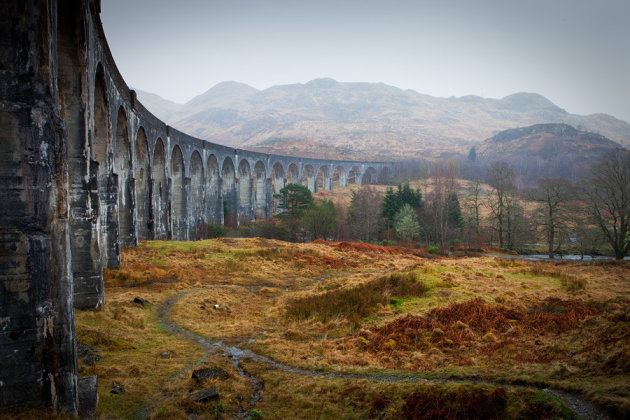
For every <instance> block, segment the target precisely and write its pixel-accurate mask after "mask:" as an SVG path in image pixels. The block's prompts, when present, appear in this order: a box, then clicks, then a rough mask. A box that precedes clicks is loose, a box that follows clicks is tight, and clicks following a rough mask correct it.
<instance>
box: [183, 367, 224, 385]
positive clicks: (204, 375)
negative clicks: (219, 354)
mask: <svg viewBox="0 0 630 420" xmlns="http://www.w3.org/2000/svg"><path fill="white" fill-rule="evenodd" d="M229 377H230V374H229V373H228V372H227V371H225V370H224V369H222V368H220V367H219V366H215V367H211V368H202V369H195V370H194V371H193V373H192V378H193V379H194V380H195V381H196V382H197V383H201V382H204V381H206V380H208V379H217V378H218V379H223V380H225V379H228V378H229Z"/></svg>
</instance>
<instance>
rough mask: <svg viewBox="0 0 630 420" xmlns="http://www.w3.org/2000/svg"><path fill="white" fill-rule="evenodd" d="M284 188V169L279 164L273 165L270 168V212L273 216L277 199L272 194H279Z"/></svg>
mask: <svg viewBox="0 0 630 420" xmlns="http://www.w3.org/2000/svg"><path fill="white" fill-rule="evenodd" d="M283 188H284V169H283V168H282V164H281V163H280V162H276V163H274V165H273V166H272V167H271V191H272V196H271V210H272V212H273V214H276V213H277V210H276V206H277V205H278V203H277V199H276V198H275V197H274V194H280V190H281V189H283Z"/></svg>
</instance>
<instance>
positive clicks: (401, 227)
mask: <svg viewBox="0 0 630 420" xmlns="http://www.w3.org/2000/svg"><path fill="white" fill-rule="evenodd" d="M394 226H395V229H396V233H397V234H398V236H400V237H401V239H402V240H404V241H405V242H407V243H408V244H411V242H412V241H413V239H414V237H417V236H419V235H420V223H418V218H417V217H416V212H415V211H414V209H413V208H412V207H411V206H410V205H409V204H405V205H404V206H403V207H402V208H401V209H400V211H399V212H398V213H397V214H396V223H395V225H394Z"/></svg>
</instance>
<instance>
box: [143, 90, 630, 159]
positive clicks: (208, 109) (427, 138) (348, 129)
mask: <svg viewBox="0 0 630 420" xmlns="http://www.w3.org/2000/svg"><path fill="white" fill-rule="evenodd" d="M138 97H139V99H140V101H141V102H143V103H145V102H144V97H143V96H141V95H140V94H139V95H138ZM145 105H146V106H147V107H148V108H149V109H152V108H151V106H150V105H149V104H147V103H145ZM163 108H164V107H163ZM163 119H164V120H165V121H166V122H167V123H168V124H170V125H172V126H173V127H175V128H177V129H179V130H182V131H184V132H187V133H189V134H192V135H194V136H197V137H201V138H205V139H208V140H210V141H213V142H217V143H222V144H226V145H230V146H238V147H243V148H248V149H253V150H259V151H264V152H269V153H281V154H294V155H302V154H308V155H309V156H317V157H327V158H342V159H405V158H409V157H414V156H424V157H432V156H441V155H443V154H452V153H464V152H465V153H467V151H468V149H469V148H470V147H471V145H473V144H476V143H478V142H480V141H482V140H484V139H487V138H489V137H491V136H493V135H494V134H497V133H498V132H500V131H502V130H506V129H510V128H513V127H519V126H528V125H532V124H539V123H567V124H571V125H573V126H576V127H579V128H580V129H583V130H589V131H593V132H599V133H601V134H603V135H605V136H607V137H609V138H611V139H613V140H615V141H617V142H619V143H621V144H623V145H626V146H628V145H630V124H628V123H627V122H625V121H621V120H618V119H616V118H614V117H611V116H609V115H605V114H595V115H589V116H579V115H573V114H569V113H568V112H566V111H565V110H563V109H561V108H559V107H558V106H556V105H554V104H553V103H552V102H551V101H549V100H548V99H546V98H545V97H543V96H541V95H538V94H535V93H516V94H513V95H509V96H506V97H505V98H503V99H485V98H481V97H479V96H472V95H470V96H464V97H460V98H456V97H451V98H436V97H433V96H429V95H423V94H420V93H418V92H415V91H413V90H402V89H399V88H396V87H393V86H388V85H385V84H382V83H340V82H337V81H335V80H333V79H315V80H312V81H310V82H308V83H305V84H290V85H280V86H273V87H270V88H268V89H265V90H262V91H258V90H256V89H254V88H252V87H250V86H247V85H243V84H240V83H236V82H227V83H220V84H218V85H217V86H215V87H213V88H212V89H210V90H209V91H208V92H206V93H204V94H203V95H200V96H198V97H196V98H194V99H193V100H191V101H189V102H188V103H186V104H184V105H182V106H181V108H178V109H175V110H173V111H172V112H171V113H170V115H168V117H167V118H163Z"/></svg>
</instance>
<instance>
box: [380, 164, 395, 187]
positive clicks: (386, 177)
mask: <svg viewBox="0 0 630 420" xmlns="http://www.w3.org/2000/svg"><path fill="white" fill-rule="evenodd" d="M378 183H379V184H381V185H390V184H391V183H392V170H391V169H390V168H389V166H384V167H383V168H382V169H381V172H379V174H378Z"/></svg>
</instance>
